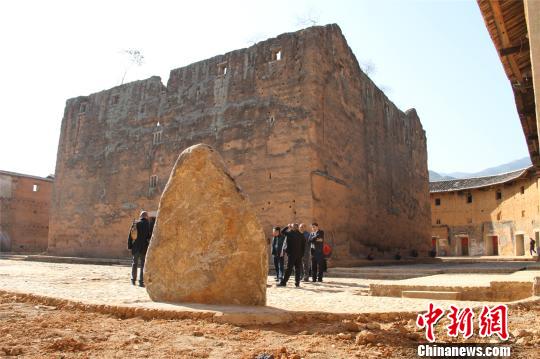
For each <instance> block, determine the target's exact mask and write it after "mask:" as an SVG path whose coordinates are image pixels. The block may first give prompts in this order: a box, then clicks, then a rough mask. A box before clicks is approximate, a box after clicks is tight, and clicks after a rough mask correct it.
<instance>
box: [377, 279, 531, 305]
mask: <svg viewBox="0 0 540 359" xmlns="http://www.w3.org/2000/svg"><path fill="white" fill-rule="evenodd" d="M406 290H415V291H438V292H460V293H461V296H460V298H461V299H460V300H470V301H478V302H511V301H515V300H521V299H525V298H529V297H532V296H533V295H534V290H533V283H531V282H490V285H489V287H487V286H478V287H460V286H423V285H396V284H370V285H369V292H370V294H371V295H372V296H376V297H398V298H401V292H403V291H406Z"/></svg>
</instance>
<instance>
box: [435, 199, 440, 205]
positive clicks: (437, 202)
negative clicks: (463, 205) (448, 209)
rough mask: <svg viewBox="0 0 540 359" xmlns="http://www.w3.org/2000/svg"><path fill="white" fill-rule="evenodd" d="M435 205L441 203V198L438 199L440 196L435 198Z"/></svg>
mask: <svg viewBox="0 0 540 359" xmlns="http://www.w3.org/2000/svg"><path fill="white" fill-rule="evenodd" d="M435 205H436V206H440V205H441V199H440V198H435Z"/></svg>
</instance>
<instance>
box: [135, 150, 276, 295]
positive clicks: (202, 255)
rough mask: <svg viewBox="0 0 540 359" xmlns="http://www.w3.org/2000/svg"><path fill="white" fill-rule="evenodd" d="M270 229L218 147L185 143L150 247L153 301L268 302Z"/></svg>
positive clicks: (148, 260)
mask: <svg viewBox="0 0 540 359" xmlns="http://www.w3.org/2000/svg"><path fill="white" fill-rule="evenodd" d="M267 260H268V259H267V248H266V240H265V237H264V232H263V230H262V228H261V225H260V224H259V221H258V219H257V217H256V215H255V212H254V211H253V210H252V208H251V204H250V203H249V200H248V199H247V197H246V196H245V194H244V193H243V192H242V190H241V189H240V188H239V187H238V186H237V185H236V183H235V181H234V179H233V178H232V177H231V175H230V174H229V171H228V169H227V168H226V166H225V163H224V162H223V160H222V158H221V156H220V155H219V153H218V152H217V151H216V150H214V149H213V148H212V147H210V146H208V145H204V144H198V145H194V146H191V147H189V148H187V149H186V150H184V151H183V152H182V153H181V154H180V156H179V157H178V159H177V160H176V164H175V165H174V168H173V170H172V172H171V175H170V177H169V181H168V183H167V186H166V187H165V190H164V192H163V195H162V196H161V199H160V202H159V208H158V215H157V219H156V224H155V227H154V232H153V235H152V239H151V241H150V247H149V248H148V253H147V255H146V266H145V268H144V278H145V282H146V290H147V291H148V294H149V295H150V298H151V299H152V300H154V301H164V302H190V303H206V304H240V305H265V304H266V279H267V274H268V263H267Z"/></svg>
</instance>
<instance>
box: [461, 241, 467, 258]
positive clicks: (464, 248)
mask: <svg viewBox="0 0 540 359" xmlns="http://www.w3.org/2000/svg"><path fill="white" fill-rule="evenodd" d="M461 255H462V256H468V255H469V237H461Z"/></svg>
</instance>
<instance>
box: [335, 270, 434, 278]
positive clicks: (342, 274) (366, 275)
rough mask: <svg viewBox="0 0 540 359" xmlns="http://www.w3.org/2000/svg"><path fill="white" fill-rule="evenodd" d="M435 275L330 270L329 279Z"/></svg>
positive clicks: (425, 274) (426, 274)
mask: <svg viewBox="0 0 540 359" xmlns="http://www.w3.org/2000/svg"><path fill="white" fill-rule="evenodd" d="M433 274H434V273H422V272H397V271H392V272H390V271H388V272H379V271H373V272H372V271H366V272H357V271H333V270H329V271H328V273H327V276H328V277H340V278H360V279H395V280H399V279H409V278H417V277H425V276H428V275H433Z"/></svg>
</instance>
